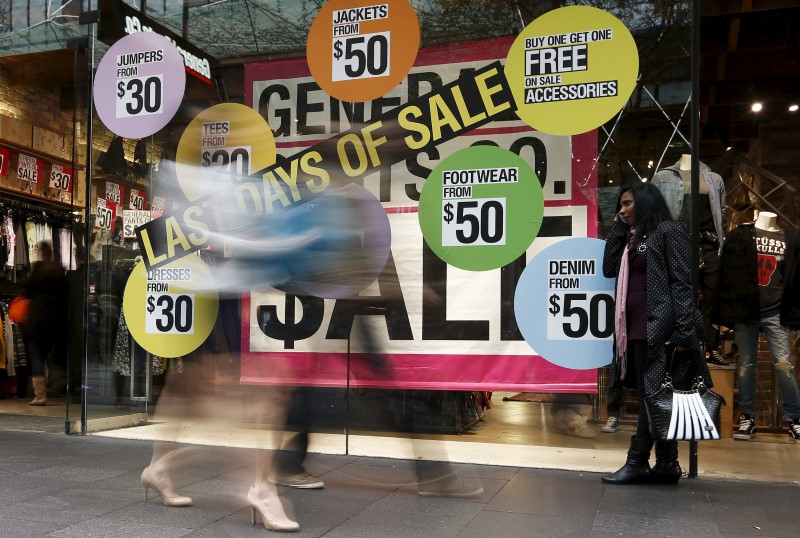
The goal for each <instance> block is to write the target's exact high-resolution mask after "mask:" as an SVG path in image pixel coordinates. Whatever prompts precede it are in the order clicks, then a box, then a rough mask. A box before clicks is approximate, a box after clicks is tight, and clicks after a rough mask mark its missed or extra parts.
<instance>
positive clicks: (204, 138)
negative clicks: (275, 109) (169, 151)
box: [175, 103, 276, 202]
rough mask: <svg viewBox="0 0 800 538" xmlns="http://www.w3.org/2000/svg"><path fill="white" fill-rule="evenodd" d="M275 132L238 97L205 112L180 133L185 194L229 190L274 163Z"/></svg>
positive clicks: (178, 166)
mask: <svg viewBox="0 0 800 538" xmlns="http://www.w3.org/2000/svg"><path fill="white" fill-rule="evenodd" d="M275 159H276V150H275V137H274V136H273V135H272V129H270V127H269V124H268V123H267V121H266V120H265V119H264V118H263V117H262V116H261V114H259V113H258V112H256V111H255V110H253V109H252V108H250V107H247V106H245V105H241V104H238V103H222V104H219V105H214V106H212V107H210V108H207V109H205V110H203V111H202V112H200V113H199V114H198V115H197V116H195V117H194V119H192V121H191V122H190V123H189V125H188V126H187V127H186V129H185V130H184V131H183V134H182V135H181V139H180V141H179V142H178V150H177V153H176V157H175V173H176V175H177V177H178V185H179V186H180V188H181V190H182V191H183V194H184V195H185V196H186V198H187V199H188V200H189V201H190V202H193V201H195V200H197V199H199V198H202V197H204V196H209V195H211V196H220V195H221V194H224V195H225V196H226V197H227V196H228V195H229V193H230V190H231V188H232V186H233V185H234V184H235V183H236V182H237V181H239V180H242V179H246V178H247V177H248V176H249V175H250V174H252V173H254V172H257V171H259V170H262V169H264V168H266V167H267V166H270V165H272V164H275Z"/></svg>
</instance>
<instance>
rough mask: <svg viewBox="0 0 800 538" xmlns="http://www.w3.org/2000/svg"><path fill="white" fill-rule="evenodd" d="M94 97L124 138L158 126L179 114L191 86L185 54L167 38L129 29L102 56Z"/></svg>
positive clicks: (105, 117) (102, 116)
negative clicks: (187, 83) (184, 94)
mask: <svg viewBox="0 0 800 538" xmlns="http://www.w3.org/2000/svg"><path fill="white" fill-rule="evenodd" d="M93 88H94V89H93V92H92V96H93V98H94V105H95V108H96V109H97V115H98V116H100V120H101V121H102V122H103V124H104V125H105V126H106V127H108V129H109V130H110V131H111V132H113V133H114V134H116V135H119V136H121V137H123V138H142V137H145V136H150V135H151V134H153V133H155V132H157V131H159V130H160V129H161V128H162V127H164V126H165V125H166V124H167V123H169V121H170V120H171V119H172V118H173V116H175V113H176V112H177V111H178V107H180V105H181V101H182V100H183V92H184V90H185V89H186V72H185V70H184V64H183V56H181V53H180V52H178V49H177V47H175V45H174V44H172V42H171V41H169V40H168V39H167V38H166V37H164V36H160V35H158V34H155V33H153V32H137V33H135V34H130V35H127V36H125V37H123V38H122V39H120V40H119V41H117V42H116V43H114V45H112V46H111V48H109V49H108V51H107V52H106V53H105V55H104V56H103V59H102V60H100V65H98V67H97V72H96V74H95V79H94V87H93Z"/></svg>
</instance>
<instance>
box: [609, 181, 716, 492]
mask: <svg viewBox="0 0 800 538" xmlns="http://www.w3.org/2000/svg"><path fill="white" fill-rule="evenodd" d="M616 211H617V212H616V216H615V218H614V223H613V224H612V226H611V231H610V232H609V235H608V238H607V239H606V246H605V252H604V254H603V274H604V275H605V276H606V277H608V278H611V277H616V278H617V290H616V306H615V313H614V314H615V315H614V337H615V346H614V363H613V365H612V368H611V379H612V383H614V384H615V385H616V386H624V387H628V388H632V389H635V390H636V393H637V395H638V399H639V419H638V421H637V424H636V435H634V436H632V437H631V445H630V448H629V449H628V458H627V461H626V462H625V465H623V466H622V467H621V468H620V469H619V470H617V471H616V472H614V473H612V474H610V475H607V476H603V477H602V478H601V479H602V481H603V482H605V483H607V484H633V483H662V484H675V483H677V482H678V480H679V479H680V477H681V474H682V471H681V467H680V465H679V463H678V443H677V441H657V442H656V443H655V453H656V464H655V467H654V468H653V469H651V468H650V463H649V459H650V451H651V449H652V448H653V444H654V443H653V438H652V436H651V434H650V423H649V420H648V417H647V410H646V408H645V405H644V397H645V396H647V395H650V394H653V393H655V392H656V391H658V389H659V388H660V387H661V384H662V383H663V382H664V378H665V375H666V373H667V368H668V367H669V365H668V363H669V362H671V361H672V362H673V364H672V365H671V370H670V372H671V375H672V380H673V383H674V385H675V387H676V388H679V389H688V388H689V387H690V386H691V384H692V380H693V379H695V378H696V377H697V375H698V374H701V375H702V376H703V377H704V379H705V382H706V385H707V386H708V387H710V386H711V379H710V376H709V374H708V369H707V368H706V367H705V363H704V362H703V361H701V362H703V366H701V368H703V371H702V372H697V371H696V368H697V367H698V366H697V364H698V363H697V362H696V361H694V360H692V358H691V355H690V354H689V353H675V354H674V359H673V350H677V351H678V352H680V351H689V352H694V351H695V350H698V351H699V345H700V342H701V338H702V334H703V332H702V331H703V319H702V316H701V314H700V311H699V310H698V309H697V307H696V305H695V294H694V288H693V287H692V272H691V271H692V269H691V268H692V254H691V253H692V251H691V240H690V238H689V231H688V230H687V229H686V226H685V225H683V224H681V223H679V222H676V221H674V220H672V217H671V216H670V212H669V208H668V207H667V204H666V201H665V200H664V198H663V197H662V195H661V192H660V191H659V190H658V188H657V187H656V186H655V185H653V184H651V183H640V184H637V185H635V186H623V187H622V189H621V190H620V196H619V199H618V201H617V210H616Z"/></svg>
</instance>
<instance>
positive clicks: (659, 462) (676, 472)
mask: <svg viewBox="0 0 800 538" xmlns="http://www.w3.org/2000/svg"><path fill="white" fill-rule="evenodd" d="M655 444H656V465H655V467H653V471H652V473H651V475H650V481H651V482H652V483H653V484H677V483H678V480H680V478H681V475H682V474H683V471H682V470H681V466H680V464H679V463H678V441H656V443H655Z"/></svg>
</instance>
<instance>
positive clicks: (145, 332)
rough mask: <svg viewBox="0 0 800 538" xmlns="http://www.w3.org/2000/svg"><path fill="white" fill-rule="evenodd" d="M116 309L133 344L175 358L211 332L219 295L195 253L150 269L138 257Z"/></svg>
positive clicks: (161, 355) (199, 342)
mask: <svg viewBox="0 0 800 538" xmlns="http://www.w3.org/2000/svg"><path fill="white" fill-rule="evenodd" d="M122 308H123V311H124V313H125V322H126V323H127V324H128V330H129V331H130V333H131V336H133V339H134V340H135V341H136V343H137V344H139V345H140V346H141V347H143V348H144V349H145V350H147V351H149V352H150V353H152V354H154V355H158V356H160V357H181V356H183V355H186V354H187V353H190V352H192V351H194V350H195V349H197V348H198V347H200V345H201V344H202V343H203V342H204V341H205V340H206V338H208V335H209V334H211V329H212V328H213V327H214V324H215V323H216V321H217V310H218V309H219V296H218V294H217V290H216V287H215V282H214V277H213V275H212V274H211V270H210V269H209V268H208V266H206V264H205V263H203V260H201V259H200V258H199V257H198V256H186V257H184V258H181V259H179V260H176V261H174V262H172V263H169V264H167V265H164V266H162V267H159V268H158V269H152V270H150V271H148V270H147V269H146V268H145V265H144V262H143V261H142V262H139V263H138V264H137V265H136V267H134V268H133V271H132V272H131V275H130V277H129V278H128V283H127V284H126V285H125V295H124V297H123V299H122Z"/></svg>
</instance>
